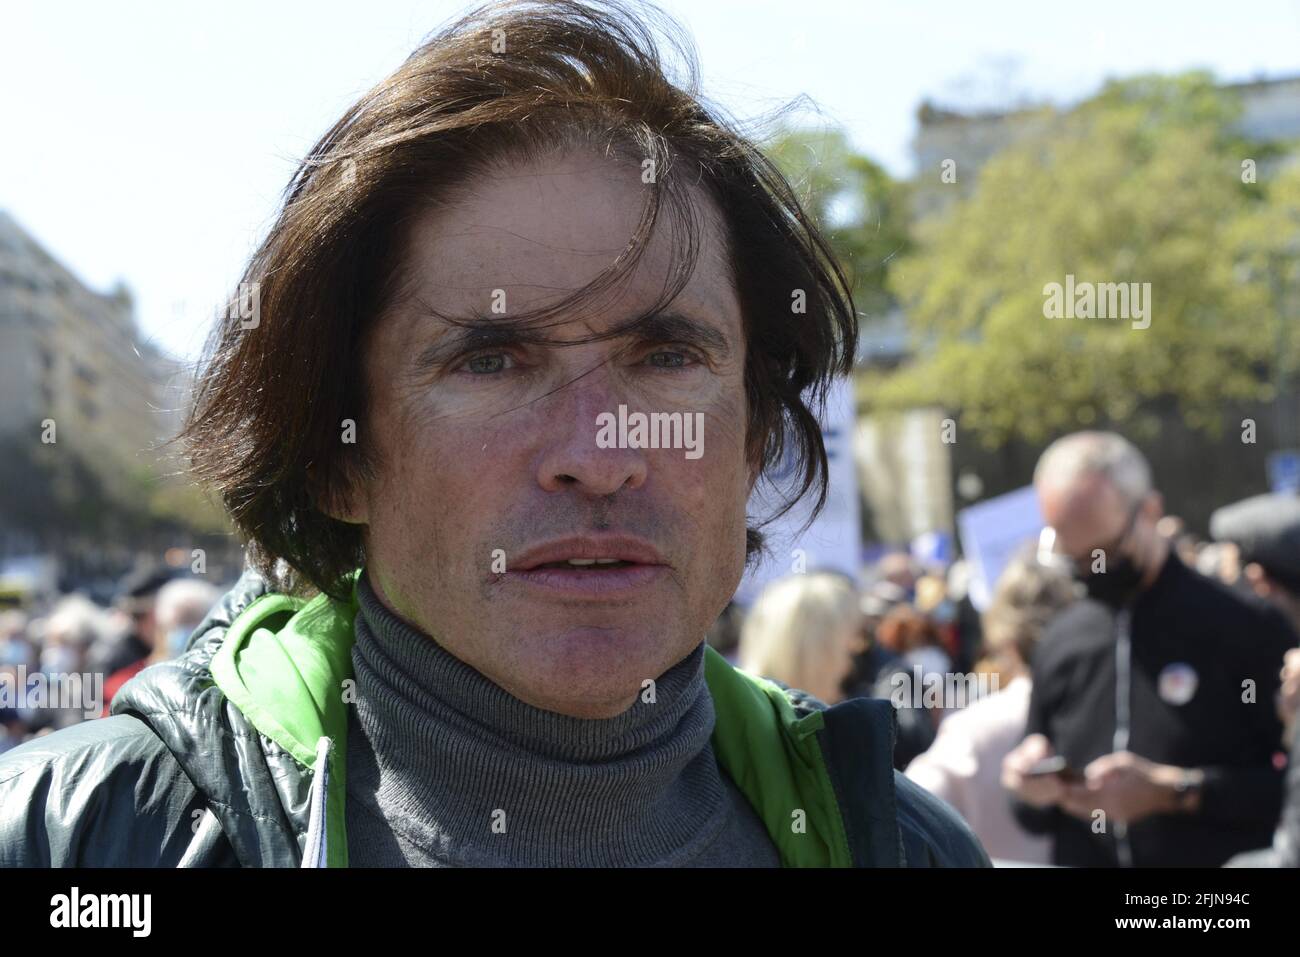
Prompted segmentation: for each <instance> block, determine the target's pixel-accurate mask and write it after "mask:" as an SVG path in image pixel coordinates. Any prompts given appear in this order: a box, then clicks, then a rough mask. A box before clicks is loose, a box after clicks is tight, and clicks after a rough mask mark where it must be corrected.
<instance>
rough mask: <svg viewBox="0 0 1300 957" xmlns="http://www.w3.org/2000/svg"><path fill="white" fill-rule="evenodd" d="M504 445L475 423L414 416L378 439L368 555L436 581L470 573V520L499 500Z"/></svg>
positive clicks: (504, 468) (472, 530)
mask: <svg viewBox="0 0 1300 957" xmlns="http://www.w3.org/2000/svg"><path fill="white" fill-rule="evenodd" d="M510 443H511V439H510V438H508V437H504V436H501V435H499V434H497V433H496V432H494V431H493V430H491V429H486V428H484V427H483V426H482V424H481V423H479V424H477V425H475V426H473V427H471V426H469V425H467V424H465V423H462V422H458V421H456V420H455V419H448V418H443V419H438V418H434V417H425V418H420V417H415V416H412V417H410V418H408V419H407V420H406V423H405V424H404V426H402V427H395V428H393V429H390V430H388V431H387V432H386V434H385V435H384V436H383V447H384V449H385V457H384V463H383V468H382V469H381V472H380V475H379V476H378V479H379V480H378V481H377V482H375V483H374V484H372V486H371V488H372V495H371V515H372V521H371V528H370V535H371V540H372V545H371V547H372V549H373V550H375V551H378V552H380V553H386V554H388V555H390V556H401V558H402V560H403V561H405V562H414V563H417V564H423V565H427V566H429V567H430V569H431V571H432V572H436V573H437V575H438V577H444V576H446V575H448V574H451V575H455V574H457V569H458V567H459V566H462V565H463V566H465V567H466V568H469V566H470V565H471V564H472V560H473V558H474V555H473V554H472V553H473V552H474V550H475V548H474V541H473V539H474V537H475V534H476V533H477V532H481V529H478V528H477V527H476V526H475V525H474V522H473V519H474V517H475V516H480V517H481V516H483V515H491V514H494V513H495V512H496V511H499V510H500V507H501V504H502V502H503V501H505V497H504V489H502V488H501V487H500V482H501V476H503V475H506V474H508V472H509V471H510V466H509V465H508V464H507V463H506V462H505V461H504V460H503V458H502V457H503V455H505V454H507V451H508V450H509V449H510V448H512V445H511V444H510Z"/></svg>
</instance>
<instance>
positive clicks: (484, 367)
mask: <svg viewBox="0 0 1300 957" xmlns="http://www.w3.org/2000/svg"><path fill="white" fill-rule="evenodd" d="M648 188H649V187H647V186H645V185H643V184H642V181H641V169H640V166H639V165H637V164H619V163H616V162H614V161H611V160H609V159H607V158H604V157H601V156H599V155H596V154H589V153H585V152H574V153H568V154H565V155H562V156H561V155H556V156H553V157H551V158H547V159H544V160H540V161H536V162H532V163H526V164H509V165H506V166H503V167H501V168H500V170H498V171H496V172H493V173H490V174H485V175H484V176H482V177H480V178H478V179H477V180H475V181H474V182H472V183H471V184H470V186H469V188H468V189H467V190H465V191H462V192H461V193H460V194H458V197H457V200H458V201H457V202H456V203H455V205H453V206H452V207H451V208H443V209H440V210H438V211H436V212H432V213H428V214H425V215H424V216H423V217H422V218H421V219H419V220H417V222H416V223H415V226H414V229H413V231H412V234H411V235H412V239H411V243H410V247H409V249H408V254H407V259H406V270H407V275H406V277H405V278H406V280H407V283H408V286H407V294H405V295H403V296H401V297H399V301H398V302H397V303H396V304H395V305H394V306H393V308H392V309H390V310H389V312H388V313H387V314H386V315H384V316H383V317H381V318H380V320H379V321H378V323H377V326H376V328H375V330H374V334H373V336H372V337H371V339H370V340H369V342H368V343H367V348H366V350H365V353H364V361H365V370H366V376H367V383H368V388H369V390H370V395H371V417H370V420H369V421H370V423H371V425H370V429H371V434H370V435H368V436H362V437H358V441H368V442H372V443H374V445H375V447H376V449H377V451H378V453H379V459H380V465H379V468H378V472H377V475H376V477H375V479H374V480H373V481H371V482H369V483H367V484H366V485H365V486H364V487H363V488H360V489H359V490H358V494H356V495H354V496H353V501H352V502H351V512H350V513H349V517H350V519H351V520H353V521H358V522H363V523H365V524H366V525H367V529H366V532H365V542H366V553H367V565H368V570H369V576H370V581H371V583H372V585H373V586H374V587H375V589H376V591H377V593H378V594H379V596H380V597H381V599H382V600H383V601H384V603H385V605H386V606H387V607H389V608H390V609H391V610H393V611H395V612H396V613H397V614H398V615H399V616H401V617H402V618H404V619H406V620H407V621H408V622H410V623H411V624H413V625H414V626H415V627H417V628H419V629H420V630H422V631H424V632H426V633H427V634H430V635H432V636H433V637H434V638H435V639H436V640H437V641H438V643H439V644H440V645H442V647H444V648H445V649H446V650H448V651H449V652H451V653H452V654H454V655H455V656H456V657H458V658H460V659H461V660H462V661H464V662H465V663H467V664H469V665H470V666H472V667H474V668H475V669H477V670H478V671H479V672H481V673H482V674H484V675H486V676H487V677H488V678H490V679H491V680H492V681H494V682H495V683H496V684H498V685H500V686H501V687H502V688H504V689H505V690H507V691H508V692H510V693H511V694H513V695H514V696H516V697H517V698H520V699H522V700H523V701H526V702H528V703H530V704H533V705H535V706H537V707H541V708H545V709H547V710H551V711H558V712H561V713H564V714H570V715H574V716H577V717H592V718H594V717H609V716H612V715H616V714H619V713H621V712H622V711H624V710H626V709H627V708H628V707H629V706H631V704H632V703H633V702H634V701H635V699H636V697H637V695H638V694H639V693H641V691H642V688H643V682H645V681H647V680H649V679H656V678H658V677H659V676H660V675H661V674H662V673H663V672H664V671H665V670H667V669H668V668H669V667H671V666H672V665H673V664H675V663H677V662H678V661H680V660H681V659H682V658H684V657H685V656H686V655H688V654H689V653H690V652H691V651H692V650H693V649H694V648H695V647H696V646H697V645H698V644H699V643H700V642H701V641H702V640H703V638H704V634H705V632H706V630H707V628H708V626H709V625H710V623H711V622H712V621H713V620H714V619H715V618H716V617H717V615H718V613H719V612H720V611H721V609H722V608H723V606H724V605H725V604H726V602H727V600H728V599H729V598H730V597H731V595H732V593H733V592H734V590H735V587H736V585H737V583H738V581H739V579H740V575H741V572H742V570H743V566H744V556H745V504H746V501H747V498H748V493H749V490H750V488H751V486H752V476H751V470H750V466H749V463H747V461H746V455H745V449H746V446H745V423H746V416H747V409H746V403H745V394H744V368H745V342H744V335H743V330H742V320H741V310H740V304H739V300H738V299H737V297H736V295H735V292H734V290H733V288H732V279H731V270H730V266H729V264H728V263H727V261H726V260H725V258H724V257H725V246H724V241H723V239H722V232H721V227H720V224H719V221H718V213H717V210H716V208H715V207H714V206H713V205H712V204H711V203H710V202H709V201H707V200H705V199H703V198H702V197H700V198H698V203H699V208H700V209H701V211H702V212H703V213H704V214H705V218H706V219H707V220H708V227H707V229H706V230H705V231H704V234H703V236H702V239H703V246H702V248H701V250H700V252H701V255H700V257H699V259H698V262H697V264H696V268H695V272H694V274H693V276H692V278H691V281H690V283H689V284H688V285H687V286H686V288H685V289H684V291H683V292H682V294H681V295H680V296H678V298H677V299H676V300H675V301H674V302H673V303H672V304H671V305H670V306H669V307H668V308H667V309H666V310H664V313H663V314H662V315H663V316H666V317H669V321H667V322H661V323H659V324H658V326H657V328H655V329H652V330H647V332H646V333H645V334H639V333H635V332H634V333H632V334H628V335H622V336H619V337H618V338H615V339H610V340H605V341H594V342H592V341H588V342H581V341H579V340H581V339H583V338H584V337H589V336H591V335H592V334H593V333H599V332H603V331H605V330H608V329H610V328H612V327H614V326H616V325H618V324H620V323H623V322H626V321H627V320H629V319H631V318H633V317H636V316H640V315H642V314H644V313H645V312H646V310H647V309H648V308H649V307H650V306H651V305H652V304H653V303H654V301H655V299H656V298H657V295H658V294H659V293H661V292H662V290H663V288H664V285H665V283H666V282H667V281H668V279H669V278H670V277H669V264H670V256H669V253H670V249H671V247H670V243H671V230H670V229H669V228H667V227H668V225H669V224H668V223H667V222H666V221H663V222H661V223H660V224H659V226H658V228H657V229H656V234H655V236H654V239H653V240H652V241H651V243H650V244H649V246H648V248H647V249H646V250H645V254H644V256H643V258H642V260H641V262H640V263H639V265H638V266H637V268H636V269H635V270H634V271H633V273H632V274H631V278H630V280H629V281H627V282H626V284H625V285H623V286H620V287H617V288H615V289H614V290H613V291H612V293H610V294H606V295H603V296H600V295H598V296H596V297H595V298H594V300H589V301H584V302H583V303H582V304H581V305H580V306H579V307H577V311H575V312H574V313H573V314H565V315H563V316H561V317H559V320H558V322H559V324H558V325H551V326H550V327H549V328H546V329H543V330H541V333H542V334H543V335H545V336H547V337H549V338H550V339H552V340H558V341H554V342H549V343H542V342H537V341H530V340H529V338H528V336H527V334H525V335H524V336H522V337H521V336H520V335H518V334H517V333H515V334H513V335H508V336H505V337H504V338H503V337H501V336H500V335H498V334H499V333H500V332H501V331H502V329H503V327H504V324H503V320H508V319H509V318H510V317H511V316H512V315H518V314H520V313H523V312H531V311H533V310H535V309H537V308H538V307H541V306H545V305H550V304H552V303H555V302H558V301H559V300H560V299H562V298H563V297H564V296H565V295H567V294H569V293H571V292H573V291H574V290H576V289H579V288H581V287H582V286H585V285H586V284H587V283H589V282H590V281H591V280H592V279H593V278H595V277H596V276H597V275H598V274H599V273H600V272H601V271H602V270H603V269H605V268H607V267H608V266H609V265H610V264H611V263H612V262H613V260H614V258H615V257H616V256H617V255H618V253H619V252H620V251H621V250H622V249H623V248H624V246H625V245H626V243H627V242H628V239H629V238H630V237H631V236H632V234H633V233H634V231H635V229H636V225H637V222H638V220H639V217H640V214H641V210H642V207H643V204H644V203H645V200H646V192H645V191H646V190H647V189H648ZM429 306H431V307H432V308H433V309H435V310H437V311H438V312H440V313H443V314H446V315H449V316H453V317H456V318H461V319H473V320H475V326H474V329H473V330H470V329H464V328H460V327H457V326H456V325H453V324H449V323H447V322H445V321H443V320H440V319H438V318H436V317H434V316H432V315H430V314H429V312H428V309H427V308H426V307H429ZM670 314H671V315H670ZM620 406H625V407H626V413H627V414H628V416H631V415H632V414H633V413H643V414H649V413H670V414H671V413H680V415H679V416H678V418H679V420H680V421H681V422H682V424H683V426H685V424H686V422H687V420H688V419H689V420H690V422H691V424H692V426H696V425H698V426H702V433H699V434H692V435H691V436H690V440H691V442H692V444H693V445H694V446H695V448H696V451H692V450H691V449H687V448H682V447H678V448H646V447H640V448H633V447H617V446H618V443H617V441H616V443H615V445H614V447H608V446H609V442H608V441H607V440H608V439H609V438H610V437H611V436H613V437H614V438H615V439H617V427H615V428H614V429H612V430H611V429H610V428H608V425H609V419H608V418H606V419H603V420H602V419H600V418H599V417H601V416H602V415H606V416H608V415H612V416H614V417H615V419H617V417H618V414H619V407H620ZM634 423H635V420H634V419H629V425H632V424H634ZM602 424H603V425H605V426H606V430H605V432H604V440H602V441H599V442H598V436H599V435H600V434H601V425H602ZM676 434H677V436H678V437H679V438H680V439H682V440H683V441H685V439H686V437H687V433H685V432H684V431H680V430H679V431H678V432H677V433H676ZM701 436H702V439H703V442H702V444H700V443H699V439H700V438H701ZM647 438H648V436H647ZM668 438H669V436H664V439H665V442H666V441H667V439H668ZM635 441H636V437H635V436H633V437H632V441H631V442H627V443H623V444H624V445H625V446H626V445H630V444H632V442H635ZM641 444H642V445H643V446H644V442H643V443H641ZM661 444H664V443H661ZM688 454H689V457H688ZM571 558H572V559H578V560H579V563H572V562H569V561H568V559H571ZM592 559H620V560H623V561H626V562H627V564H619V565H613V566H610V565H604V564H598V565H593V564H590V561H591V560H592ZM557 563H558V564H557ZM503 569H504V571H503Z"/></svg>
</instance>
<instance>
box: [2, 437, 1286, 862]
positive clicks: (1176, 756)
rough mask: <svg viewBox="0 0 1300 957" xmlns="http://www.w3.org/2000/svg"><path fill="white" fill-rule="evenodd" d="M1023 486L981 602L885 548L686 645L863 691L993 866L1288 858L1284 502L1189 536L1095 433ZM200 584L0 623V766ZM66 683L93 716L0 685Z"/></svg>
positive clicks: (201, 609) (899, 752)
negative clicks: (1024, 522) (891, 720)
mask: <svg viewBox="0 0 1300 957" xmlns="http://www.w3.org/2000/svg"><path fill="white" fill-rule="evenodd" d="M1034 486H1035V489H1036V491H1037V494H1038V499H1039V502H1040V504H1041V507H1042V512H1043V519H1044V521H1045V523H1046V527H1045V528H1044V530H1043V532H1042V534H1041V535H1040V537H1039V538H1038V540H1037V541H1030V542H1026V543H1025V545H1024V547H1023V548H1022V550H1021V551H1020V552H1018V553H1017V554H1016V555H1015V556H1014V557H1013V558H1012V560H1011V561H1010V562H1009V563H1008V564H1007V565H1006V567H1005V568H1004V569H1002V570H1001V572H1000V574H999V575H998V577H997V578H996V580H995V581H994V582H990V583H987V584H988V585H989V588H988V592H987V593H988V594H989V595H990V598H989V600H988V601H987V602H981V605H982V607H981V608H978V609H977V607H976V603H975V601H974V600H973V596H974V593H975V589H974V588H973V587H972V579H973V571H972V568H971V566H970V564H969V563H968V562H967V560H965V559H964V558H958V559H956V560H955V561H937V560H928V559H924V558H918V557H916V556H917V554H922V553H923V552H922V551H921V550H918V552H917V553H913V552H912V551H901V550H900V551H894V552H888V553H886V554H885V555H884V556H883V557H881V558H880V559H879V560H878V561H875V562H874V563H872V564H871V565H870V567H869V568H868V569H867V570H866V572H865V574H864V575H863V576H862V578H861V579H860V580H855V579H853V578H851V577H849V576H847V575H843V574H839V573H835V572H827V571H811V572H808V573H803V574H796V575H791V576H789V577H787V578H783V579H780V580H777V581H774V582H772V583H771V584H770V585H769V586H768V587H767V588H766V589H765V590H764V591H763V592H762V593H761V595H760V596H759V597H758V599H757V600H756V601H755V602H754V603H753V605H752V606H750V607H749V608H747V609H745V608H741V607H740V606H739V605H737V604H734V603H733V604H732V605H730V606H728V608H727V609H726V610H725V611H724V612H723V614H722V615H721V616H720V617H719V619H718V620H717V622H716V623H715V625H714V627H713V629H712V630H711V632H710V634H709V635H708V641H709V644H710V645H712V646H713V647H714V649H715V650H717V651H718V652H720V653H722V654H723V655H724V656H725V657H726V658H727V659H728V660H730V661H731V662H732V663H733V664H735V665H737V666H738V667H740V668H742V669H744V670H746V671H748V672H751V673H753V674H756V675H761V676H764V677H767V678H770V679H773V680H775V681H777V682H779V683H781V684H783V685H786V686H788V687H793V688H800V689H803V690H804V691H806V692H808V693H810V694H811V695H813V696H815V697H816V698H819V699H820V700H821V701H823V702H825V703H826V704H827V705H828V706H830V705H834V704H836V703H837V702H841V701H844V700H846V699H850V698H855V697H866V698H881V699H887V700H889V701H890V702H891V703H892V705H893V706H894V708H895V709H896V712H895V713H896V715H897V734H896V740H895V747H894V755H893V759H894V766H895V768H897V769H898V771H900V772H902V773H905V774H906V775H907V776H908V777H909V778H911V779H912V780H913V781H914V782H915V783H917V784H919V785H920V786H921V787H923V788H925V789H926V790H927V791H929V792H931V793H932V794H934V795H936V796H937V797H939V798H942V799H943V800H944V801H946V802H948V803H949V804H951V805H952V806H953V807H954V808H955V809H956V810H957V811H958V812H959V813H960V814H961V815H962V817H963V818H964V820H965V821H966V822H967V824H968V825H969V826H970V827H971V829H972V830H973V831H974V832H975V834H976V835H977V836H978V837H979V839H980V840H981V842H982V843H983V844H984V846H985V848H986V850H987V851H988V852H989V854H990V856H991V857H993V858H994V859H995V861H999V862H1001V863H1004V864H1025V865H1043V864H1057V865H1065V866H1115V865H1121V866H1125V865H1127V866H1160V865H1175V866H1177V865H1194V866H1218V865H1223V864H1231V865H1236V866H1249V865H1264V866H1300V767H1297V762H1300V752H1298V751H1297V748H1296V744H1297V733H1298V729H1297V725H1298V724H1300V722H1297V721H1296V715H1297V711H1298V710H1300V650H1297V648H1296V646H1297V645H1300V495H1291V494H1275V495H1260V496H1257V497H1255V498H1252V499H1248V500H1246V501H1244V502H1239V503H1232V504H1227V505H1225V506H1224V507H1223V508H1221V509H1219V510H1218V511H1217V512H1216V513H1215V514H1214V515H1213V516H1212V519H1211V522H1210V525H1209V529H1208V531H1209V536H1208V537H1204V538H1203V537H1200V536H1198V535H1197V534H1195V533H1194V532H1193V531H1192V530H1191V529H1189V528H1188V527H1187V525H1186V523H1184V522H1183V521H1182V520H1180V519H1179V518H1178V517H1176V516H1174V515H1171V514H1167V513H1166V512H1165V507H1164V502H1163V500H1162V499H1161V497H1160V494H1159V492H1158V491H1157V490H1156V489H1155V488H1154V486H1153V485H1152V481H1151V476H1150V472H1149V469H1148V468H1147V466H1146V462H1145V460H1144V459H1143V457H1142V456H1141V453H1140V452H1139V451H1138V450H1137V449H1135V448H1134V447H1133V446H1131V445H1130V444H1129V443H1128V442H1127V441H1125V440H1124V439H1122V438H1120V437H1119V436H1117V435H1113V434H1110V433H1078V434H1076V435H1074V436H1069V437H1066V438H1065V439H1063V440H1060V441H1059V442H1058V443H1056V444H1055V445H1053V446H1052V447H1051V448H1049V449H1048V450H1047V452H1045V453H1044V455H1043V458H1042V459H1041V460H1040V463H1039V467H1038V469H1037V471H1036V472H1035V475H1034ZM222 591H224V588H219V587H217V586H215V585H213V584H211V583H209V582H208V581H206V580H200V579H198V578H194V577H189V576H186V575H181V574H179V573H177V572H175V571H173V570H170V569H167V568H158V567H153V568H144V569H139V570H137V571H135V572H133V573H132V574H131V575H129V576H127V577H126V578H124V579H123V580H122V581H120V582H119V584H118V587H117V590H116V595H115V596H114V597H113V598H112V599H111V600H109V601H107V602H103V603H97V602H96V601H93V600H91V599H90V598H88V597H86V595H85V594H83V593H73V594H66V595H63V596H60V597H57V598H55V599H53V600H51V601H48V602H46V603H44V604H43V605H37V606H34V607H28V608H24V609H21V610H19V609H10V610H6V611H3V612H0V692H4V694H0V751H4V750H7V749H9V748H11V747H13V746H15V745H17V744H19V743H21V742H23V741H24V740H27V739H28V738H30V737H32V736H34V735H41V734H45V733H47V732H49V731H52V730H56V729H59V728H63V727H66V726H68V725H71V724H75V723H77V722H79V721H83V720H87V719H89V718H94V717H98V716H102V715H106V714H108V709H109V707H110V705H111V703H112V699H113V696H114V695H115V694H116V693H117V691H118V690H119V689H120V688H121V687H122V686H123V685H124V684H125V683H126V682H127V681H129V680H130V679H131V677H133V676H134V675H135V674H137V673H138V672H139V671H141V670H142V669H143V668H145V667H147V666H148V665H150V664H153V663H156V662H159V661H164V660H167V659H169V658H172V657H175V656H177V655H179V654H180V653H182V652H183V651H184V649H185V646H186V644H187V642H188V641H189V639H190V636H191V635H192V634H193V633H194V630H195V628H196V627H197V626H198V625H199V624H200V622H201V621H202V620H203V619H204V617H205V616H206V615H207V613H208V611H209V610H210V608H211V607H212V606H213V605H214V604H215V602H216V601H217V600H218V598H219V597H220V595H221V593H222ZM72 674H79V675H82V676H83V677H85V678H86V680H87V681H88V682H90V684H91V687H93V689H94V691H95V694H94V696H93V707H86V706H85V705H86V703H87V702H83V701H77V702H69V701H64V702H62V703H61V704H60V705H59V706H54V705H53V704H51V703H50V702H49V701H40V702H37V703H36V704H35V705H33V704H32V702H31V701H25V700H23V699H22V698H21V697H19V696H16V695H15V694H14V692H15V690H16V689H19V688H21V687H23V686H26V687H29V688H30V687H33V686H35V685H36V684H38V683H40V682H41V680H42V679H43V678H44V679H45V680H47V681H50V680H53V679H55V678H57V677H58V676H66V675H72ZM923 691H924V693H922V692H923ZM931 692H933V693H931Z"/></svg>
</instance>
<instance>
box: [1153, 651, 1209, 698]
mask: <svg viewBox="0 0 1300 957" xmlns="http://www.w3.org/2000/svg"><path fill="white" fill-rule="evenodd" d="M1199 681H1200V679H1199V678H1198V677H1197V675H1196V669H1195V668H1193V667H1192V666H1191V665H1189V664H1186V663H1185V662H1181V661H1176V662H1174V663H1173V664H1171V665H1165V667H1164V668H1163V669H1162V670H1161V672H1160V677H1159V679H1158V682H1157V690H1158V691H1159V693H1160V697H1161V699H1162V700H1164V701H1168V702H1169V703H1170V704H1172V705H1185V704H1187V702H1189V701H1191V700H1192V696H1193V695H1195V694H1196V685H1197V684H1198V683H1199Z"/></svg>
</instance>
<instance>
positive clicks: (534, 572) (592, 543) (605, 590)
mask: <svg viewBox="0 0 1300 957" xmlns="http://www.w3.org/2000/svg"><path fill="white" fill-rule="evenodd" d="M668 572H669V565H668V563H667V562H666V561H665V559H664V557H663V555H662V554H661V553H660V552H659V550H658V549H657V548H655V547H654V546H653V545H651V544H650V543H649V542H647V541H645V540H644V539H641V538H636V537H634V536H628V535H581V536H574V537H570V538H563V539H557V540H556V541H552V542H547V543H544V544H542V545H538V546H535V547H533V548H530V549H528V550H527V551H525V552H523V553H522V554H521V555H519V556H518V557H517V558H516V559H515V560H514V561H513V562H508V565H507V571H506V576H505V577H506V578H507V579H512V580H514V581H516V582H518V583H520V584H522V585H524V586H526V587H528V588H529V589H531V590H535V591H537V592H538V593H539V594H541V595H546V596H551V597H558V598H564V599H567V600H595V601H612V600H624V599H629V598H635V597H637V595H638V593H639V592H642V591H643V590H645V589H646V588H648V587H649V586H651V585H654V584H655V583H656V582H658V581H660V580H661V579H662V578H664V577H665V576H666V575H667V574H668Z"/></svg>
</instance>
